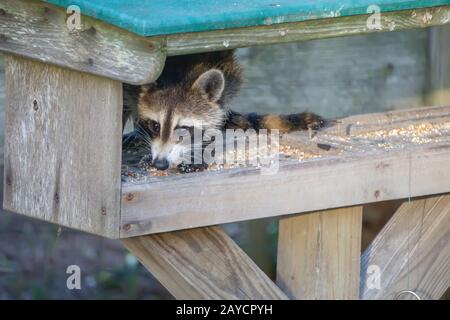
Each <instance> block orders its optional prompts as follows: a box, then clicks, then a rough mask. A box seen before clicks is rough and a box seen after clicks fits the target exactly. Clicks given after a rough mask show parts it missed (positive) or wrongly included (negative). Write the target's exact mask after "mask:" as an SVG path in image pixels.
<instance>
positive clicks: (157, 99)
mask: <svg viewBox="0 0 450 320" xmlns="http://www.w3.org/2000/svg"><path fill="white" fill-rule="evenodd" d="M224 88H225V78H224V75H223V73H222V71H220V70H217V69H210V70H208V71H206V72H204V73H203V74H201V75H200V76H199V77H198V78H197V79H196V80H195V81H194V83H193V84H186V83H182V84H179V85H177V86H173V87H169V88H158V87H157V86H156V85H151V86H144V87H143V88H142V90H141V93H140V96H139V101H138V125H139V126H140V128H141V130H144V131H145V132H146V133H147V134H148V136H149V138H150V139H149V140H150V143H151V152H152V163H153V165H154V166H155V167H156V168H157V169H158V170H166V169H168V168H170V167H175V166H177V165H178V164H180V163H182V162H183V161H187V160H189V161H191V155H192V151H193V149H195V148H201V147H202V145H195V144H194V143H193V138H194V137H193V136H194V131H195V130H201V131H204V130H207V129H213V128H219V127H220V126H221V125H222V123H223V121H224V119H225V113H226V112H225V111H224V109H223V108H222V106H221V105H220V104H219V100H220V99H221V97H222V94H223V91H224ZM199 142H200V143H201V139H200V141H199ZM197 161H199V160H197ZM200 161H201V160H200Z"/></svg>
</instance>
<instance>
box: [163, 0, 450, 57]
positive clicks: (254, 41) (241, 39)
mask: <svg viewBox="0 0 450 320" xmlns="http://www.w3.org/2000/svg"><path fill="white" fill-rule="evenodd" d="M368 18H369V15H354V16H348V17H334V18H329V19H317V20H310V21H304V22H291V23H281V24H273V25H267V26H258V27H249V28H236V29H226V30H219V31H208V32H192V33H181V34H173V35H168V36H166V37H164V38H165V39H166V43H167V44H166V46H167V54H168V55H181V54H188V53H196V52H205V51H217V50H225V49H232V48H240V47H249V46H258V45H267V44H276V43H285V42H294V41H306V40H313V39H324V38H333V37H342V36H350V35H358V34H369V33H374V32H390V31H396V30H406V29H414V28H425V27H430V26H437V25H443V24H448V23H450V6H442V7H432V8H424V9H415V10H402V11H395V12H385V13H382V14H381V29H369V28H368V27H367V21H368Z"/></svg>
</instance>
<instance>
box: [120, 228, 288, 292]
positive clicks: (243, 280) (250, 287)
mask: <svg viewBox="0 0 450 320" xmlns="http://www.w3.org/2000/svg"><path fill="white" fill-rule="evenodd" d="M122 242H123V243H124V245H125V246H126V247H127V248H128V250H130V251H131V252H132V253H133V254H134V255H136V257H137V258H138V259H139V260H140V261H141V262H142V264H143V265H144V266H145V267H146V268H147V269H148V270H149V271H150V272H151V273H152V274H153V275H154V276H155V277H156V278H157V279H158V280H159V281H160V282H161V283H162V284H163V285H164V286H165V287H166V288H167V290H169V292H170V293H172V294H173V295H174V296H175V298H177V299H286V296H285V295H284V294H283V292H282V291H281V290H280V289H279V288H278V287H277V286H276V285H275V284H274V283H273V282H272V281H271V280H270V279H269V278H268V277H267V275H265V274H264V272H262V271H261V270H260V269H259V268H258V267H257V266H256V265H255V263H254V262H253V261H252V260H251V259H250V258H249V257H248V256H247V255H246V254H245V253H244V252H243V251H242V250H241V249H240V248H239V247H238V246H237V245H236V243H234V241H233V240H231V238H229V237H228V236H227V234H226V233H225V232H223V230H222V229H221V228H219V227H207V228H198V229H191V230H183V231H176V232H168V233H160V234H154V235H148V236H139V237H134V238H128V239H124V240H122Z"/></svg>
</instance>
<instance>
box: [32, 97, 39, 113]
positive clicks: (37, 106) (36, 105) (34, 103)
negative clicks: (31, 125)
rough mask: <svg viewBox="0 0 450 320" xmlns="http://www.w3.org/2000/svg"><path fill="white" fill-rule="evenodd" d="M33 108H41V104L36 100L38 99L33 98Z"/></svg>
mask: <svg viewBox="0 0 450 320" xmlns="http://www.w3.org/2000/svg"><path fill="white" fill-rule="evenodd" d="M33 109H34V111H38V110H39V105H38V102H37V101H36V99H34V100H33Z"/></svg>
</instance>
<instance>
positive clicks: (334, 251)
mask: <svg viewBox="0 0 450 320" xmlns="http://www.w3.org/2000/svg"><path fill="white" fill-rule="evenodd" d="M361 225H362V207H361V206H358V207H349V208H341V209H334V210H328V211H321V212H314V213H309V214H304V215H297V216H293V217H288V218H284V219H281V220H280V225H279V236H278V260H277V284H278V285H279V286H280V288H281V289H282V290H283V291H284V292H285V293H286V294H287V295H288V296H289V297H291V298H295V299H307V300H316V299H327V300H329V299H333V300H334V299H358V298H359V265H360V261H359V258H360V255H361V231H362V230H361Z"/></svg>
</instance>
